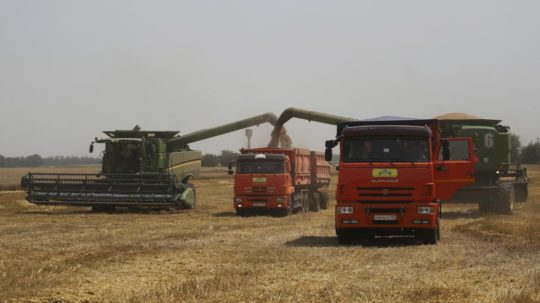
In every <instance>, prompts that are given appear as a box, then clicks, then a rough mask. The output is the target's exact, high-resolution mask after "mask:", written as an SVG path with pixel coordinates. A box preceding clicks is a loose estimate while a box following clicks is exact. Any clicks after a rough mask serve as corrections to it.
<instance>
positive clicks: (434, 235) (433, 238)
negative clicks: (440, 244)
mask: <svg viewBox="0 0 540 303" xmlns="http://www.w3.org/2000/svg"><path fill="white" fill-rule="evenodd" d="M418 232H419V234H420V237H421V238H422V242H424V244H437V241H438V240H439V227H437V228H435V229H425V230H421V231H417V233H418ZM417 235H418V234H417Z"/></svg>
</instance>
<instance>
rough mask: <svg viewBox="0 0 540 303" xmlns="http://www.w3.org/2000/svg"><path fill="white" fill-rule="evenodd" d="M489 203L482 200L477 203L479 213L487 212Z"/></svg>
mask: <svg viewBox="0 0 540 303" xmlns="http://www.w3.org/2000/svg"><path fill="white" fill-rule="evenodd" d="M490 205H491V203H490V202H489V201H483V202H480V203H478V209H479V210H480V212H481V213H489V212H490Z"/></svg>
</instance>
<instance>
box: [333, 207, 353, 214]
mask: <svg viewBox="0 0 540 303" xmlns="http://www.w3.org/2000/svg"><path fill="white" fill-rule="evenodd" d="M336 212H337V213H338V214H340V215H346V214H352V213H353V208H352V207H351V206H338V207H337V208H336Z"/></svg>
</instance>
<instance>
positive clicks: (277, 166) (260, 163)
mask: <svg viewBox="0 0 540 303" xmlns="http://www.w3.org/2000/svg"><path fill="white" fill-rule="evenodd" d="M284 164H285V163H284V162H283V161H268V160H242V161H238V169H237V173H239V174H281V173H283V172H284V171H285V167H284Z"/></svg>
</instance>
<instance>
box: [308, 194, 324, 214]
mask: <svg viewBox="0 0 540 303" xmlns="http://www.w3.org/2000/svg"><path fill="white" fill-rule="evenodd" d="M320 207H321V195H320V194H319V193H318V192H316V191H315V192H313V193H312V195H311V203H310V208H309V210H310V211H312V212H318V211H319V209H320Z"/></svg>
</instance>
